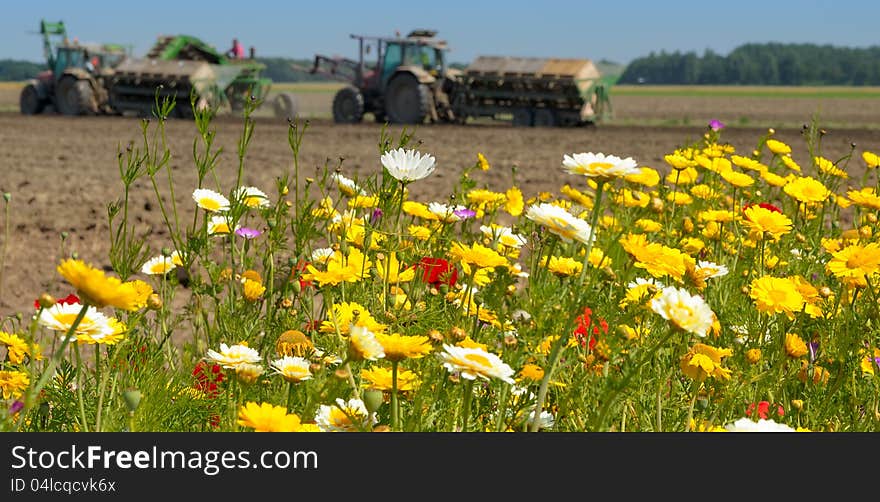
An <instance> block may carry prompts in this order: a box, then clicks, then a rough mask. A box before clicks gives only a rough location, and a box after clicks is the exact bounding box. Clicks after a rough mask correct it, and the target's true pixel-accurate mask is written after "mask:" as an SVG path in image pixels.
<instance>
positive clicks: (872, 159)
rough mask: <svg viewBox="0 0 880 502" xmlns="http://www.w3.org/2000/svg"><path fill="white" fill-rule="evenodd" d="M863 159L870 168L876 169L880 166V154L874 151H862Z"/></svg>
mask: <svg viewBox="0 0 880 502" xmlns="http://www.w3.org/2000/svg"><path fill="white" fill-rule="evenodd" d="M862 159H864V161H865V166H866V167H867V168H868V169H875V168H877V167H878V166H880V155H877V154H876V153H873V152H868V151H865V152H862Z"/></svg>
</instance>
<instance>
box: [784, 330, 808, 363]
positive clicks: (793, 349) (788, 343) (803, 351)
mask: <svg viewBox="0 0 880 502" xmlns="http://www.w3.org/2000/svg"><path fill="white" fill-rule="evenodd" d="M808 352H810V349H809V348H808V347H807V344H806V343H804V341H803V340H802V339H801V337H799V336H798V335H797V334H795V333H786V334H785V353H786V354H788V356H789V357H793V358H795V359H797V358H799V357H804V356H805V355H807V353H808Z"/></svg>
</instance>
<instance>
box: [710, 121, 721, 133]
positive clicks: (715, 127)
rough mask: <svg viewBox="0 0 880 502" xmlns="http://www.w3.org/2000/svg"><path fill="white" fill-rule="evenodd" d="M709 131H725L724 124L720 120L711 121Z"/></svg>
mask: <svg viewBox="0 0 880 502" xmlns="http://www.w3.org/2000/svg"><path fill="white" fill-rule="evenodd" d="M709 129H712V130H713V131H715V132H718V131H720V130H722V129H724V122H722V121H720V120H718V119H712V120H710V121H709Z"/></svg>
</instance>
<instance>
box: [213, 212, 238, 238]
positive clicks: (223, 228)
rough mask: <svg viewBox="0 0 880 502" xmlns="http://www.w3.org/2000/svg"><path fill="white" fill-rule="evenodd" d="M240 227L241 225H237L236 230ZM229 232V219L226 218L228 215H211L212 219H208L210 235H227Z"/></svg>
mask: <svg viewBox="0 0 880 502" xmlns="http://www.w3.org/2000/svg"><path fill="white" fill-rule="evenodd" d="M239 228H240V226H239V225H236V226H235V230H238V229H239ZM228 233H229V220H227V219H226V216H223V215H221V214H218V215H215V216H211V219H210V220H208V235H225V234H228Z"/></svg>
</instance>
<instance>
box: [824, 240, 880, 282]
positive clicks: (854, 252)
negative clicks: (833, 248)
mask: <svg viewBox="0 0 880 502" xmlns="http://www.w3.org/2000/svg"><path fill="white" fill-rule="evenodd" d="M831 256H832V258H831V260H830V261H829V262H828V263H827V264H826V265H825V270H827V271H828V272H829V273H831V274H833V275H834V276H835V277H837V278H838V279H840V280H841V281H842V282H844V283H845V284H849V285H852V286H862V287H864V286H867V280H866V277H867V276H871V275H874V274H876V273H877V272H878V271H880V245H878V244H877V243H876V242H872V243H870V244H868V245H867V246H860V245H858V244H853V245H851V246H847V247H845V248H843V249H841V250H840V251H837V252H834V253H832V255H831Z"/></svg>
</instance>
